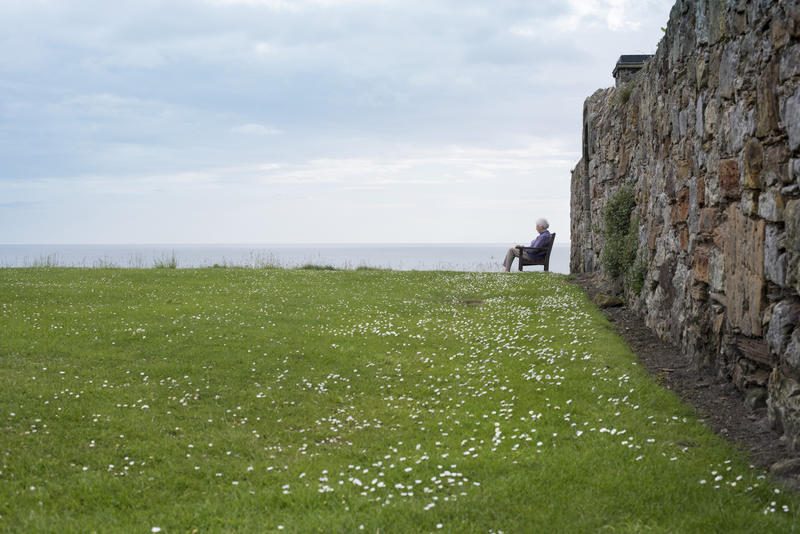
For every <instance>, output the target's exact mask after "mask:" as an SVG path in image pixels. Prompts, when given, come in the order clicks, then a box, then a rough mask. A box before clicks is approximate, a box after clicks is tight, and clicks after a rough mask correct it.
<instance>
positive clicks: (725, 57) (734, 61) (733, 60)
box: [719, 41, 739, 100]
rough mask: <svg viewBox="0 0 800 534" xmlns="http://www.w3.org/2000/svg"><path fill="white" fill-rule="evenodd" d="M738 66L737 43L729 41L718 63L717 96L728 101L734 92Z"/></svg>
mask: <svg viewBox="0 0 800 534" xmlns="http://www.w3.org/2000/svg"><path fill="white" fill-rule="evenodd" d="M738 65H739V41H730V42H729V43H728V44H727V45H725V49H724V50H723V51H722V58H721V59H720V62H719V94H720V96H722V98H726V99H728V100H730V99H732V98H733V95H734V92H735V90H736V67H737V66H738Z"/></svg>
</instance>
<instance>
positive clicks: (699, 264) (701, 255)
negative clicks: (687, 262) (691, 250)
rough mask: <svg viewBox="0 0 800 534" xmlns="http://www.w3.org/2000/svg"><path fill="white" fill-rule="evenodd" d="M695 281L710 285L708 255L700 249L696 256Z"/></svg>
mask: <svg viewBox="0 0 800 534" xmlns="http://www.w3.org/2000/svg"><path fill="white" fill-rule="evenodd" d="M694 279H695V280H697V281H698V282H705V283H706V284H707V283H708V253H707V252H706V251H705V250H703V249H698V250H697V251H696V252H695V254H694Z"/></svg>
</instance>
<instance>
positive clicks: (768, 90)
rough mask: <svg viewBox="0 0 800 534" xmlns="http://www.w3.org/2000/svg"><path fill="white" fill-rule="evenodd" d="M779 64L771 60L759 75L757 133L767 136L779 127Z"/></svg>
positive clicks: (760, 135)
mask: <svg viewBox="0 0 800 534" xmlns="http://www.w3.org/2000/svg"><path fill="white" fill-rule="evenodd" d="M777 87H778V64H777V63H776V62H775V61H772V62H770V64H769V65H768V66H767V68H766V69H764V70H763V71H762V72H761V73H760V75H759V77H758V88H757V91H756V135H757V136H758V137H766V136H767V135H769V133H770V132H772V131H773V130H776V129H777V128H778V95H777V94H776V93H775V89H776V88H777Z"/></svg>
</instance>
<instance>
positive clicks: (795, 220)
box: [784, 199, 800, 293]
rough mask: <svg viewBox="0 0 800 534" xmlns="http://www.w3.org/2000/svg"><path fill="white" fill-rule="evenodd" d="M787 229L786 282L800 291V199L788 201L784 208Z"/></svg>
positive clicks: (785, 237)
mask: <svg viewBox="0 0 800 534" xmlns="http://www.w3.org/2000/svg"><path fill="white" fill-rule="evenodd" d="M784 218H785V220H786V230H785V232H786V233H785V235H784V246H785V247H786V265H787V272H786V283H787V285H788V286H790V287H793V288H794V289H795V291H797V292H798V293H800V199H792V200H789V201H788V202H786V208H785V210H784Z"/></svg>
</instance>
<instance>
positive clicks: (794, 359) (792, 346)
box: [783, 328, 800, 373]
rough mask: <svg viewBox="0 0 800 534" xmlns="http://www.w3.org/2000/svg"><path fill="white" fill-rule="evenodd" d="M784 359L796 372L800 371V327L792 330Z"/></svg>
mask: <svg viewBox="0 0 800 534" xmlns="http://www.w3.org/2000/svg"><path fill="white" fill-rule="evenodd" d="M783 359H784V361H785V362H786V363H787V364H789V366H791V367H792V369H793V370H794V371H795V372H798V373H800V328H795V329H794V331H793V332H792V336H791V338H790V339H789V344H788V345H786V352H784V353H783Z"/></svg>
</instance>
